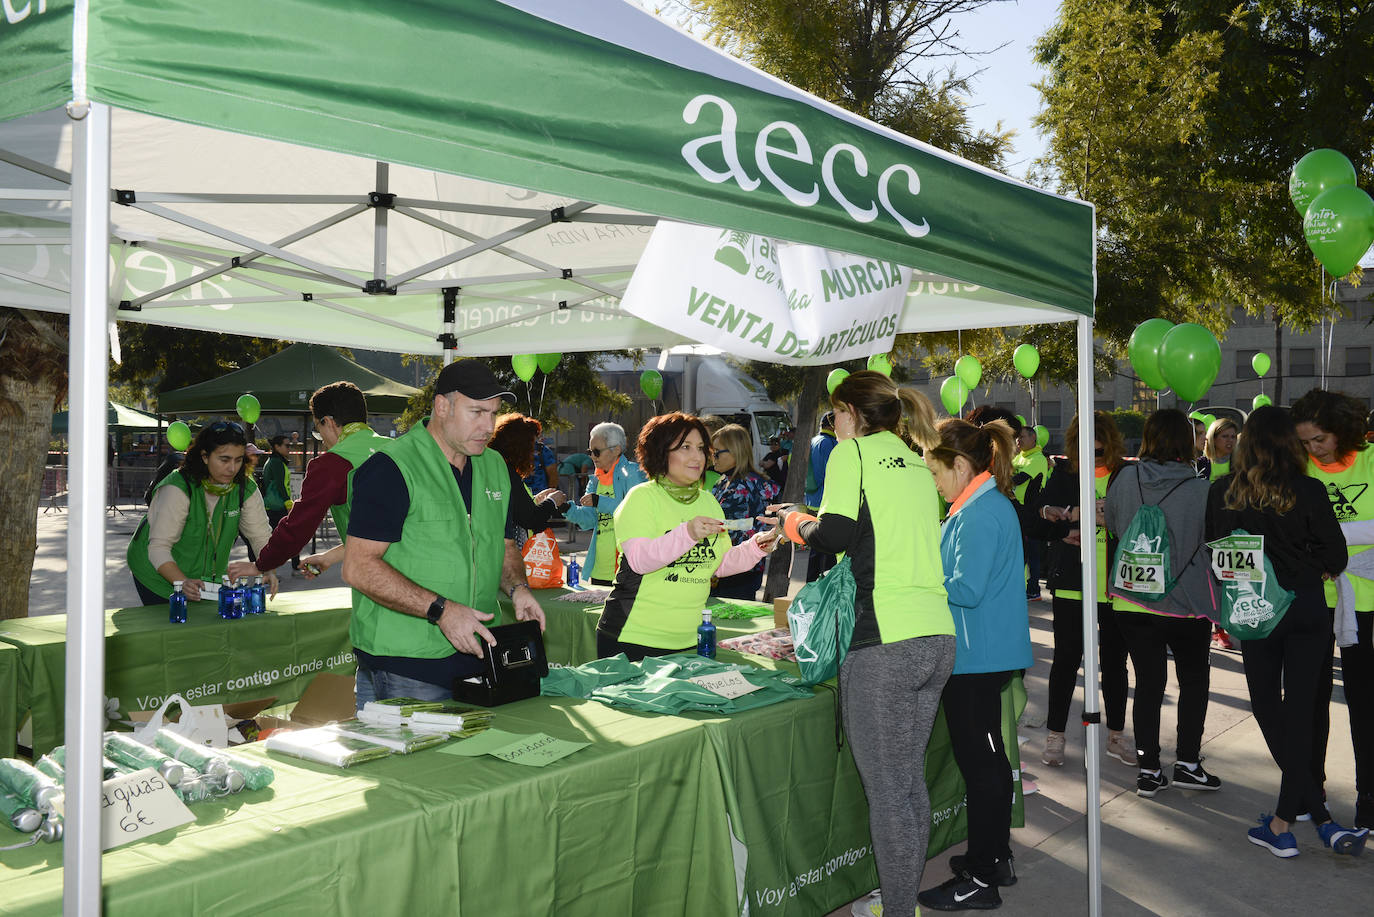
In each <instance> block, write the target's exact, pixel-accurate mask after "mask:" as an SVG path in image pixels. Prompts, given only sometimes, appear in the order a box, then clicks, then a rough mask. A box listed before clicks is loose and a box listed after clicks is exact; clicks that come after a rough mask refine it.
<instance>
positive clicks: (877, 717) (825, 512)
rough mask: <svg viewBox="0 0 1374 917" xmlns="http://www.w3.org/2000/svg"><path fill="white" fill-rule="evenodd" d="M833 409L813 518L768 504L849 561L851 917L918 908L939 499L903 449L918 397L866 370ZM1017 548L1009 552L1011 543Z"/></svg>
mask: <svg viewBox="0 0 1374 917" xmlns="http://www.w3.org/2000/svg"><path fill="white" fill-rule="evenodd" d="M830 404H831V407H833V408H834V410H835V436H836V438H837V439H838V440H839V442H838V444H837V445H836V446H835V448H834V451H832V452H831V453H830V459H829V461H828V462H827V464H826V468H825V495H824V497H823V498H822V501H821V506H820V510H819V511H818V516H813V515H811V514H810V513H809V512H808V511H807V509H806V507H804V506H797V505H787V506H772V507H769V510H770V511H772V512H775V513H776V514H777V516H778V518H779V521H780V523H781V525H782V528H783V530H784V531H785V532H786V534H787V537H788V538H790V539H791V540H792V541H794V542H796V543H797V544H805V545H807V546H809V547H810V548H811V550H813V551H822V552H825V553H829V554H841V553H843V554H847V555H848V556H849V559H850V564H851V569H852V571H853V574H854V582H855V586H856V587H857V588H856V594H855V598H854V636H853V638H852V640H851V641H850V644H849V647H848V649H849V652H848V654H847V655H846V656H845V657H844V662H843V663H842V664H841V666H840V676H839V680H840V703H841V708H842V709H841V712H842V718H843V721H844V727H845V732H846V733H847V734H848V736H849V744H850V747H851V748H852V749H853V752H854V763H855V764H856V765H857V767H858V770H859V777H860V779H861V780H862V781H863V786H864V793H865V794H866V795H867V797H868V803H869V821H868V824H869V831H870V833H871V834H872V837H873V852H874V856H875V857H876V859H877V862H878V881H879V883H880V885H881V889H880V892H881V894H880V895H874V896H870V897H868V898H866V899H863V900H862V901H860V902H859V903H858V904H856V905H855V907H854V913H856V914H881V913H888V914H914V913H916V896H917V892H918V890H919V889H920V887H921V873H922V871H923V870H924V868H925V862H926V842H927V840H928V839H929V836H930V798H929V796H928V795H927V793H926V784H925V750H926V743H927V741H929V739H930V730H931V727H932V726H933V725H934V723H935V716H936V713H937V712H938V710H939V704H940V691H941V689H942V688H943V687H944V684H945V679H946V678H948V677H949V673H950V670H951V669H952V667H953V665H954V636H953V634H954V622H953V620H952V619H951V618H950V613H949V601H948V599H947V598H946V595H945V587H944V577H943V575H942V574H941V570H940V527H939V512H940V505H939V504H940V498H939V495H938V494H937V493H936V491H935V481H934V479H933V478H932V477H931V474H930V470H929V469H928V468H927V467H926V463H925V462H924V461H923V460H922V459H921V457H920V456H919V455H917V454H916V453H915V452H913V451H912V449H911V444H912V443H915V444H918V445H920V446H922V447H924V448H929V447H931V446H933V445H934V444H935V443H936V442H937V441H938V437H937V434H936V431H935V411H934V409H933V408H932V407H931V406H930V402H929V401H927V400H926V399H925V397H924V396H922V395H920V394H919V393H917V392H915V391H912V390H910V389H903V388H898V387H897V385H896V383H894V382H893V381H892V380H891V379H889V378H888V377H887V376H884V375H882V374H881V373H876V372H870V371H867V370H865V371H862V372H857V373H853V374H851V375H850V376H848V377H847V378H846V379H845V380H844V381H843V382H841V383H840V384H839V385H837V386H836V387H835V390H834V392H832V393H831V396H830ZM904 414H905V417H904V416H903V415H904ZM818 517H819V518H818ZM1017 544H1018V548H1017V551H1018V556H1019V552H1020V547H1019V544H1020V542H1019V536H1018V542H1017ZM1018 563H1019V561H1018ZM1018 575H1019V574H1018ZM1024 585H1025V584H1024V583H1022V584H1021V588H1024ZM1022 609H1023V610H1024V609H1025V602H1024V600H1023V601H1022Z"/></svg>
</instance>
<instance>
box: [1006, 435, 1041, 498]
mask: <svg viewBox="0 0 1374 917" xmlns="http://www.w3.org/2000/svg"><path fill="white" fill-rule="evenodd" d="M1011 467H1012V468H1013V469H1014V470H1016V471H1018V472H1021V471H1024V472H1025V473H1026V474H1028V475H1030V477H1031V481H1034V480H1039V482H1040V486H1041V487H1044V486H1045V478H1046V477H1047V476H1048V475H1049V473H1050V463H1049V462H1048V461H1046V460H1045V453H1043V452H1041V451H1040V447H1039V446H1032V447H1031V448H1030V449H1028V450H1026V451H1025V452H1018V453H1016V455H1015V456H1013V457H1012V460H1011ZM1030 485H1031V482H1030V481H1027V482H1025V483H1024V484H1018V485H1016V488H1015V491H1014V492H1015V494H1016V502H1017V503H1020V504H1022V505H1024V504H1025V502H1026V489H1027V488H1028V487H1030Z"/></svg>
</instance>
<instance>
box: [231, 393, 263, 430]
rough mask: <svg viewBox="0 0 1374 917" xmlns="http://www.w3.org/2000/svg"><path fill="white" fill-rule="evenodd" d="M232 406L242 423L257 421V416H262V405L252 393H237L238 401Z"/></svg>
mask: <svg viewBox="0 0 1374 917" xmlns="http://www.w3.org/2000/svg"><path fill="white" fill-rule="evenodd" d="M234 407H235V408H236V409H237V410H238V412H239V416H240V417H242V418H243V421H244V423H257V422H258V418H259V417H261V416H262V405H261V404H260V403H259V402H258V399H257V398H254V397H253V396H252V395H239V400H238V403H237V404H235V405H234Z"/></svg>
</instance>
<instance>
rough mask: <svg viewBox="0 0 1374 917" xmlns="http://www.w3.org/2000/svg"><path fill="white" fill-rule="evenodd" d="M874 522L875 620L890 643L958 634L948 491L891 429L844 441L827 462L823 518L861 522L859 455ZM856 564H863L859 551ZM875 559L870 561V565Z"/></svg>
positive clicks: (869, 508) (882, 637)
mask: <svg viewBox="0 0 1374 917" xmlns="http://www.w3.org/2000/svg"><path fill="white" fill-rule="evenodd" d="M861 452H862V456H863V489H864V491H865V493H866V494H867V495H868V501H867V502H868V514H869V518H870V519H871V521H872V524H873V535H874V544H873V551H874V556H873V557H872V558H871V563H872V567H873V617H874V620H875V623H876V624H877V627H878V636H879V638H880V639H881V640H882V642H883V643H896V642H897V641H899V640H908V639H911V638H912V637H930V636H936V635H943V634H953V633H954V618H953V617H952V616H951V614H950V611H949V596H948V595H947V594H946V593H945V573H944V564H943V562H942V561H941V560H940V523H939V517H938V516H937V515H936V513H937V512H938V510H939V508H940V494H939V492H938V491H937V490H936V489H935V478H934V477H933V476H932V475H931V473H930V469H929V468H928V467H926V463H925V462H924V461H923V460H922V459H921V457H920V456H919V455H917V454H916V453H915V452H912V451H911V449H909V448H908V447H907V444H906V443H904V442H903V441H902V440H901V438H900V437H898V436H897V435H896V434H895V433H892V432H889V431H887V430H883V431H880V432H878V433H870V434H868V435H867V436H863V437H861V438H859V439H858V440H857V441H855V440H853V439H844V440H840V442H839V443H838V444H837V445H836V446H835V448H834V450H833V451H832V452H831V453H830V459H829V461H827V462H826V465H825V494H824V496H823V497H822V499H821V507H820V515H822V516H824V515H825V514H826V513H836V514H838V515H841V516H844V517H845V518H847V519H854V520H857V519H858V518H859V480H860V474H859V458H860V453H861ZM850 561H851V563H859V560H858V559H857V558H856V556H855V555H852V554H851V558H850ZM867 562H868V561H867V560H865V563H867Z"/></svg>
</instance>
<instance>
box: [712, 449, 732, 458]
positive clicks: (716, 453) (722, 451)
mask: <svg viewBox="0 0 1374 917" xmlns="http://www.w3.org/2000/svg"><path fill="white" fill-rule="evenodd" d="M711 454H712V455H714V456H715V457H716V458H720V457H721V456H722V455H729V454H730V450H729V449H717V450H715V451H714V452H712V453H711Z"/></svg>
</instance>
